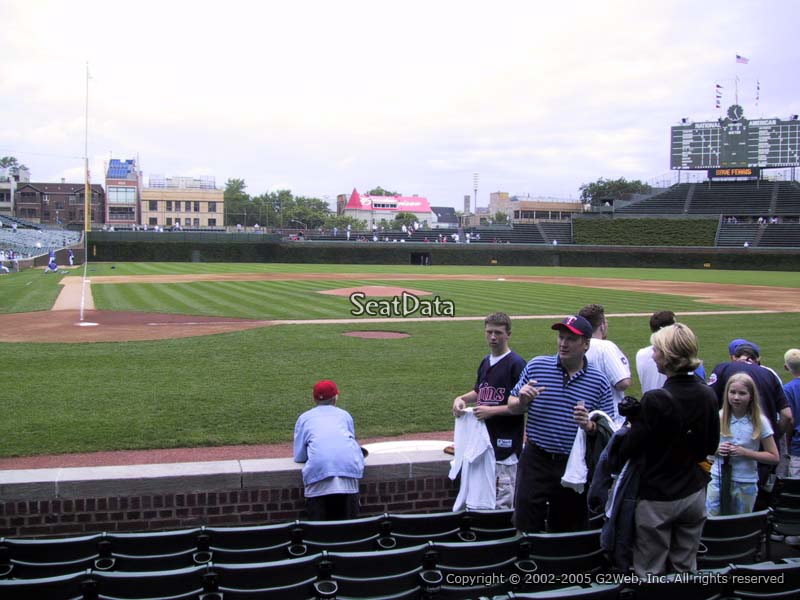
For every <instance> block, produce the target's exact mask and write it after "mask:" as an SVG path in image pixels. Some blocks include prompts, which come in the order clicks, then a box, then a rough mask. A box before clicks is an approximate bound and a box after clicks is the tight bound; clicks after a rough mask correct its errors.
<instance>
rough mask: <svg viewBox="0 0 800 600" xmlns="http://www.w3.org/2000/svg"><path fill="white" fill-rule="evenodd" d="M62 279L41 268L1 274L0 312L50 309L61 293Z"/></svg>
mask: <svg viewBox="0 0 800 600" xmlns="http://www.w3.org/2000/svg"><path fill="white" fill-rule="evenodd" d="M60 281H61V276H60V275H53V274H49V273H48V274H47V275H45V274H44V272H43V271H42V270H41V269H29V270H27V271H21V272H19V273H8V274H6V275H2V276H0V313H15V312H29V311H37V310H49V309H50V308H51V307H52V306H53V303H54V302H55V301H56V298H57V297H58V295H59V294H60V293H61V289H62V286H61V284H60V283H59V282H60Z"/></svg>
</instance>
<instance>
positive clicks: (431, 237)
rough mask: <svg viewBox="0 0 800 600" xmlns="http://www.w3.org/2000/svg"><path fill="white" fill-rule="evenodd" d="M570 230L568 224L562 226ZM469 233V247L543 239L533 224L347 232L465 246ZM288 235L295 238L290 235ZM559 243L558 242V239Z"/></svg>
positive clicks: (329, 238)
mask: <svg viewBox="0 0 800 600" xmlns="http://www.w3.org/2000/svg"><path fill="white" fill-rule="evenodd" d="M566 225H567V227H570V226H569V224H566ZM467 233H469V234H470V241H469V243H471V244H544V243H545V241H546V240H545V239H544V238H543V237H542V234H541V232H540V231H539V229H538V227H537V226H536V225H528V224H520V225H514V226H513V227H510V226H499V225H498V226H494V227H489V226H481V227H468V228H466V229H456V228H452V229H447V228H442V229H419V230H417V231H415V232H414V233H412V234H411V235H409V234H408V233H403V232H402V231H398V230H384V231H378V232H375V233H373V232H372V231H369V230H353V231H351V232H350V241H351V242H356V241H358V240H359V239H360V238H364V239H365V240H366V241H368V242H371V241H373V240H372V238H373V235H377V236H378V241H379V242H386V241H387V239H388V241H389V242H390V243H394V242H395V241H397V242H400V241H403V240H405V241H406V242H422V243H426V242H427V243H436V242H438V241H439V239H440V236H442V237H446V238H447V243H450V242H452V241H453V234H458V235H459V238H460V239H459V242H460V243H462V244H464V243H467V239H466V234H467ZM291 235H295V236H296V235H297V233H296V232H293V233H292V234H291ZM303 237H304V238H305V239H306V240H313V241H324V242H344V241H347V235H346V233H345V232H344V231H341V230H340V231H339V232H338V235H336V236H334V235H333V231H327V230H326V231H325V233H318V232H313V231H312V232H306V233H305V234H304V235H303ZM559 241H560V240H559Z"/></svg>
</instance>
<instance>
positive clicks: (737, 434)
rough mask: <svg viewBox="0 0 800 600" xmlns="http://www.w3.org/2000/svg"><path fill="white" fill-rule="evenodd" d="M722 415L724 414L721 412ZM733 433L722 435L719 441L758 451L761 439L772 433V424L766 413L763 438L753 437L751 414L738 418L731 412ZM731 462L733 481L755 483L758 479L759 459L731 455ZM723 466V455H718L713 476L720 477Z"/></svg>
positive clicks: (763, 417) (762, 432) (762, 422)
mask: <svg viewBox="0 0 800 600" xmlns="http://www.w3.org/2000/svg"><path fill="white" fill-rule="evenodd" d="M720 416H722V414H721V413H720ZM730 429H731V435H720V436H719V443H720V444H721V443H722V442H733V443H734V444H736V445H737V446H741V447H742V448H748V449H750V450H755V451H756V452H757V451H758V450H759V448H760V447H761V440H763V439H764V438H768V437H770V436H771V435H772V433H773V432H772V425H770V423H769V419H767V418H766V417H765V416H764V415H761V438H760V439H757V440H754V439H753V422H752V421H751V420H750V415H745V416H743V417H742V418H741V419H737V418H736V417H735V416H734V415H733V413H731V428H730ZM728 460H729V461H730V463H731V479H733V481H740V482H743V483H754V482H756V481H758V467H757V461H756V460H755V459H754V458H747V457H745V456H731V457H729V458H728ZM721 468H722V457H720V456H717V458H716V461H715V465H714V470H713V473H712V476H714V477H720V473H721Z"/></svg>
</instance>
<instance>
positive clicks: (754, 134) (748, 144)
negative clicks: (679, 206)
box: [670, 105, 800, 177]
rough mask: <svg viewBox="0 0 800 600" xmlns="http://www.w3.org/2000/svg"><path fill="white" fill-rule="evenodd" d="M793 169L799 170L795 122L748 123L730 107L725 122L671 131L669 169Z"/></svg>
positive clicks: (798, 130) (798, 125) (797, 124)
mask: <svg viewBox="0 0 800 600" xmlns="http://www.w3.org/2000/svg"><path fill="white" fill-rule="evenodd" d="M796 166H800V121H798V120H797V119H793V120H790V121H782V120H780V119H753V120H748V119H745V118H744V117H743V114H742V109H741V107H740V106H738V105H734V106H731V107H730V108H729V109H728V118H725V119H719V120H717V121H706V122H702V123H692V124H687V125H679V126H676V127H673V128H672V132H671V148H670V168H671V169H686V170H689V169H709V170H711V169H747V168H767V169H768V168H777V167H796ZM720 176H722V175H720ZM728 176H729V177H730V176H732V175H728ZM738 176H739V177H741V176H742V175H738Z"/></svg>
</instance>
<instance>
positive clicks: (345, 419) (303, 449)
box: [294, 404, 364, 486]
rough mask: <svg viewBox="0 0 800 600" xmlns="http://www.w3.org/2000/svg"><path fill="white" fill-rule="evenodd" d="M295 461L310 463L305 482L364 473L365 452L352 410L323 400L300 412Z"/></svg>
mask: <svg viewBox="0 0 800 600" xmlns="http://www.w3.org/2000/svg"><path fill="white" fill-rule="evenodd" d="M294 461H295V462H299V463H306V464H305V465H304V466H303V484H304V485H305V486H309V485H311V484H313V483H316V482H318V481H322V480H323V479H327V478H328V477H351V478H354V479H360V478H361V477H363V475H364V455H363V454H362V453H361V447H360V446H359V445H358V442H357V441H356V434H355V427H354V426H353V417H351V416H350V413H348V412H347V411H346V410H342V409H341V408H337V407H336V406H331V405H327V404H322V405H319V406H317V407H315V408H312V409H311V410H307V411H306V412H304V413H303V414H302V415H300V417H299V418H298V419H297V423H296V424H295V426H294Z"/></svg>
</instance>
